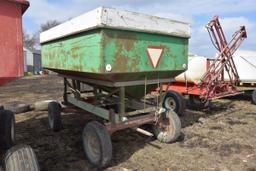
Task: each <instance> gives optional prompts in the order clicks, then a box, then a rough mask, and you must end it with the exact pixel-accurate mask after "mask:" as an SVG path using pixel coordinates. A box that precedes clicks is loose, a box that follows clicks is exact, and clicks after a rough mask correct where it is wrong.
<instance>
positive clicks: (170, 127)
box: [153, 110, 181, 143]
mask: <svg viewBox="0 0 256 171" xmlns="http://www.w3.org/2000/svg"><path fill="white" fill-rule="evenodd" d="M166 112H168V114H167V115H168V116H169V117H168V118H167V117H166V116H164V115H166V114H161V116H160V118H159V119H158V122H157V123H156V124H155V125H153V131H154V135H155V137H156V138H157V139H158V140H159V141H161V142H163V143H171V142H174V141H176V140H177V139H178V137H179V136H180V131H181V122H180V118H179V117H178V115H177V114H176V113H175V112H174V111H172V110H167V111H166Z"/></svg>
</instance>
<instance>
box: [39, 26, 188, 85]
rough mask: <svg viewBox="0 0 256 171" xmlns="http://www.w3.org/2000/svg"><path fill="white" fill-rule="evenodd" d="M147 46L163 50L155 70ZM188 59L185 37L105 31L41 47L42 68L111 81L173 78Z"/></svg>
mask: <svg viewBox="0 0 256 171" xmlns="http://www.w3.org/2000/svg"><path fill="white" fill-rule="evenodd" d="M148 46H160V47H162V48H163V55H162V58H161V61H160V62H159V65H158V66H157V67H156V68H154V67H152V66H151V64H150V60H149V59H148V56H147V53H146V49H147V47H148ZM187 58H188V38H181V37H174V36H169V35H160V34H152V33H141V32H134V31H124V30H116V29H106V28H101V29H95V30H92V31H86V32H83V33H79V34H77V35H72V36H67V37H65V38H62V39H58V40H54V41H51V42H47V43H44V44H42V65H43V67H45V68H48V69H50V70H54V71H56V72H60V73H64V74H65V73H73V74H74V73H79V74H80V75H84V76H89V77H91V76H93V77H94V78H96V79H102V80H111V81H120V80H122V81H126V80H139V79H144V78H145V76H147V78H148V79H157V78H174V77H175V76H177V75H178V74H180V73H182V72H183V71H184V70H185V69H184V68H183V66H184V64H187ZM106 65H110V66H111V71H107V70H106Z"/></svg>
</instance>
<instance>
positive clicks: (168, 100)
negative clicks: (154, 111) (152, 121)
mask: <svg viewBox="0 0 256 171" xmlns="http://www.w3.org/2000/svg"><path fill="white" fill-rule="evenodd" d="M163 107H164V108H166V109H168V110H170V109H172V110H173V111H174V112H175V113H177V114H178V115H179V116H182V115H183V114H184V111H185V109H186V104H185V100H184V98H183V96H182V95H181V94H180V93H178V92H176V91H172V90H170V91H168V92H167V93H166V95H165V97H164V100H163Z"/></svg>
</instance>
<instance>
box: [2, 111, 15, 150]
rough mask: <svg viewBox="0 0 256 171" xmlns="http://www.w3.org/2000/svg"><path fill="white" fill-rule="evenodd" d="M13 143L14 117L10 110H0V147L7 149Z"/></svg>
mask: <svg viewBox="0 0 256 171" xmlns="http://www.w3.org/2000/svg"><path fill="white" fill-rule="evenodd" d="M14 143H15V117H14V114H13V112H12V111H9V110H1V111H0V148H1V149H3V150H7V149H9V148H11V147H12V146H13V144H14Z"/></svg>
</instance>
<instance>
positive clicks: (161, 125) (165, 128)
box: [157, 116, 172, 132]
mask: <svg viewBox="0 0 256 171" xmlns="http://www.w3.org/2000/svg"><path fill="white" fill-rule="evenodd" d="M157 127H158V129H159V131H160V132H169V131H171V130H172V127H171V124H170V120H169V118H166V117H164V116H161V117H160V118H159V120H158V122H157Z"/></svg>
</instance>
